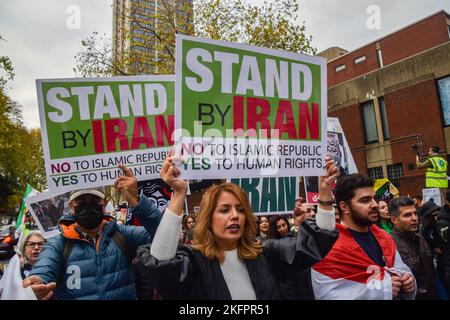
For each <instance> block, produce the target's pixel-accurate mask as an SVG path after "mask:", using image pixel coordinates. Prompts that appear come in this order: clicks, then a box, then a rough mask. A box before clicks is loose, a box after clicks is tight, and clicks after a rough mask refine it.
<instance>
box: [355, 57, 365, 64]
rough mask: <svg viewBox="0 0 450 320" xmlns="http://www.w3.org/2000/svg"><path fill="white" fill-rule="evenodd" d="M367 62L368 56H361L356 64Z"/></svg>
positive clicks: (356, 60)
mask: <svg viewBox="0 0 450 320" xmlns="http://www.w3.org/2000/svg"><path fill="white" fill-rule="evenodd" d="M364 61H366V56H361V57H358V58H356V59H355V64H358V63H361V62H364Z"/></svg>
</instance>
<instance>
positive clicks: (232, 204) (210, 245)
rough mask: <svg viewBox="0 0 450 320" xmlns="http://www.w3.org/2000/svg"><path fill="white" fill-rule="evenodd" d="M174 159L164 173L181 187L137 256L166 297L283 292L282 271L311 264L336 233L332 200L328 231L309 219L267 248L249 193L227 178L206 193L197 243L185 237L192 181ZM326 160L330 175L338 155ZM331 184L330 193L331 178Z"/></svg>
mask: <svg viewBox="0 0 450 320" xmlns="http://www.w3.org/2000/svg"><path fill="white" fill-rule="evenodd" d="M172 162H173V157H169V158H167V159H166V160H165V162H164V165H163V167H162V169H161V178H162V179H163V180H164V181H165V182H166V183H167V184H168V185H170V186H171V187H172V188H173V190H174V193H173V196H172V200H171V202H170V205H169V207H168V209H167V210H166V211H165V214H164V216H163V219H162V220H161V223H160V225H159V227H158V230H157V232H156V235H155V239H154V241H153V244H152V245H145V246H142V247H140V249H139V251H138V254H137V258H136V261H135V267H136V268H137V269H138V270H139V273H140V274H141V275H142V276H143V277H144V278H145V279H146V280H148V281H149V282H151V283H152V284H154V285H155V286H156V289H157V291H158V292H159V293H160V295H161V297H162V298H163V299H212V300H230V299H233V300H235V299H243V300H256V299H258V300H259V299H262V300H268V299H277V298H278V297H279V295H278V283H279V282H278V276H279V275H278V273H280V272H281V273H285V272H286V271H291V272H292V271H293V270H298V271H300V270H304V269H306V268H308V267H310V266H312V265H313V264H315V263H316V262H317V261H319V260H320V259H322V258H323V256H324V255H326V254H327V253H328V251H329V250H330V249H331V247H332V246H333V244H334V242H335V241H336V239H337V233H336V231H334V227H335V226H334V211H332V207H331V208H327V209H328V211H329V212H320V210H319V213H318V214H319V215H320V214H323V215H324V216H323V217H322V216H320V217H319V219H318V221H319V224H322V225H323V226H325V227H327V229H329V231H327V230H322V229H320V228H319V227H318V226H317V225H312V224H309V225H306V224H305V227H304V228H302V229H301V232H299V234H298V237H297V238H291V239H292V240H289V239H286V240H285V239H281V240H268V241H266V243H265V245H264V248H263V246H262V244H261V242H260V241H258V240H256V239H255V234H256V217H255V215H254V214H253V211H252V209H251V207H250V204H249V200H248V197H247V194H246V193H245V192H244V191H243V190H242V189H241V188H240V187H238V186H236V185H234V184H231V183H225V184H221V185H217V186H213V187H211V188H210V189H208V190H207V192H206V193H205V195H204V196H203V199H202V202H201V204H200V212H199V214H198V219H197V222H196V226H195V231H194V239H193V245H192V247H189V246H185V245H182V244H178V235H179V233H180V228H181V221H182V208H183V203H184V197H185V195H186V186H187V185H186V181H184V180H182V179H180V178H178V176H179V174H180V172H179V170H178V169H177V168H176V167H175V165H174V164H173V163H172ZM326 164H327V170H328V176H329V178H328V180H329V181H331V180H332V179H333V178H336V177H337V175H338V174H339V173H338V171H337V168H336V166H335V165H334V162H333V161H332V160H331V159H328V161H327V163H326ZM322 181H323V180H322ZM330 183H331V182H330ZM330 183H329V184H330ZM329 191H330V193H329V194H328V196H331V186H330V188H329ZM322 199H324V198H322ZM330 210H331V211H330ZM283 240H285V241H283ZM306 244H307V245H306ZM275 266H276V267H275ZM274 267H275V268H274Z"/></svg>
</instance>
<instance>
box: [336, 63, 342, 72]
mask: <svg viewBox="0 0 450 320" xmlns="http://www.w3.org/2000/svg"><path fill="white" fill-rule="evenodd" d="M342 70H345V64H341V65H340V66H337V67H336V68H335V69H334V71H335V72H339V71H342Z"/></svg>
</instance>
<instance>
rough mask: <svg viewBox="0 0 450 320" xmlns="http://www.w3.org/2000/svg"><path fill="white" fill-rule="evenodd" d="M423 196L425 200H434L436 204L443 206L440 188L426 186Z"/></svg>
mask: <svg viewBox="0 0 450 320" xmlns="http://www.w3.org/2000/svg"><path fill="white" fill-rule="evenodd" d="M422 197H423V202H424V203H425V202H427V201H433V202H434V203H435V204H436V205H438V206H439V207H440V206H442V204H441V192H440V190H439V188H426V189H422Z"/></svg>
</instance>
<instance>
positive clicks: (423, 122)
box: [319, 11, 450, 196]
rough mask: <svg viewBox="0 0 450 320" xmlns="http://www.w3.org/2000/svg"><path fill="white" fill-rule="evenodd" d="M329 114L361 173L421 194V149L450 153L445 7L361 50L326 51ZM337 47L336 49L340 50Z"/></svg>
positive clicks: (449, 20)
mask: <svg viewBox="0 0 450 320" xmlns="http://www.w3.org/2000/svg"><path fill="white" fill-rule="evenodd" d="M331 49H332V51H331V50H325V51H324V52H322V53H319V55H321V56H324V57H326V58H327V60H328V63H327V69H328V115H329V116H331V117H338V118H339V120H340V122H341V124H342V127H343V129H344V132H345V134H346V137H347V140H348V143H349V145H350V148H351V150H352V154H353V157H354V159H355V162H356V164H357V167H358V171H359V172H360V173H365V174H368V175H369V176H371V177H373V178H383V177H384V178H389V179H390V180H391V181H392V182H393V183H394V185H396V186H397V187H398V188H399V190H400V192H401V193H402V194H404V195H407V194H409V195H411V196H414V195H416V194H421V189H422V188H424V186H425V171H424V170H423V169H417V168H416V166H415V157H416V150H414V148H413V146H414V145H417V146H418V147H419V151H420V152H421V153H425V152H427V151H428V148H429V147H430V146H438V147H440V148H441V150H442V151H443V152H442V154H443V155H444V156H445V157H447V158H449V157H448V154H449V153H450V15H449V14H448V13H447V12H445V11H439V12H436V13H435V14H433V15H431V16H429V17H426V18H424V19H422V20H420V21H417V22H415V23H413V24H411V25H408V26H406V27H404V28H402V29H400V30H398V31H396V32H394V33H391V34H389V35H387V36H385V37H383V38H381V39H378V40H376V41H374V42H371V43H369V44H367V45H365V46H363V47H361V48H359V49H356V50H353V51H351V52H348V53H345V51H343V49H340V48H335V47H334V48H331ZM338 49H340V50H338Z"/></svg>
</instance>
